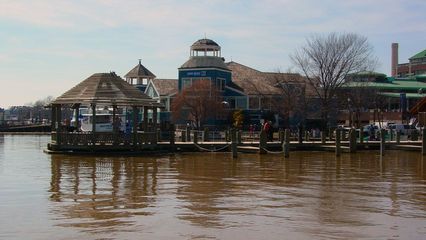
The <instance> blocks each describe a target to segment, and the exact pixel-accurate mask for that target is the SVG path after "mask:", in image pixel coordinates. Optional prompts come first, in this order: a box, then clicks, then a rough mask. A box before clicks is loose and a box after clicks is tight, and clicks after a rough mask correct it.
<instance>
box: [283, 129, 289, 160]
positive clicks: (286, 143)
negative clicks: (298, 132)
mask: <svg viewBox="0 0 426 240" xmlns="http://www.w3.org/2000/svg"><path fill="white" fill-rule="evenodd" d="M283 151H284V157H285V158H288V157H290V130H289V129H286V130H285V131H284V141H283Z"/></svg>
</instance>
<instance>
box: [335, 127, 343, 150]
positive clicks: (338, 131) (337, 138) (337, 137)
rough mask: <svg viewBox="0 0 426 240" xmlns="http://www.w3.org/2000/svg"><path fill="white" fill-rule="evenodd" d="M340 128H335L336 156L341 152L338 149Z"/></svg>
mask: <svg viewBox="0 0 426 240" xmlns="http://www.w3.org/2000/svg"><path fill="white" fill-rule="evenodd" d="M341 136H342V135H341V133H340V129H336V156H337V157H339V156H340V153H341V149H340V137H341Z"/></svg>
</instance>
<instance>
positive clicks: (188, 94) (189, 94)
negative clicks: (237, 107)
mask: <svg viewBox="0 0 426 240" xmlns="http://www.w3.org/2000/svg"><path fill="white" fill-rule="evenodd" d="M222 109H223V108H222V97H221V94H220V91H219V90H218V89H217V87H216V86H215V85H213V84H212V83H211V82H210V81H208V80H198V81H195V82H194V83H193V84H192V85H191V86H190V87H187V88H185V89H184V90H183V91H182V92H181V93H179V94H178V95H177V96H176V98H175V99H174V100H173V103H172V116H173V119H174V120H175V121H177V120H178V119H182V118H183V119H186V120H191V121H193V122H194V123H195V125H196V127H197V128H200V127H202V126H203V124H204V123H206V121H207V120H208V119H209V118H215V117H217V116H218V114H220V113H221V111H222Z"/></svg>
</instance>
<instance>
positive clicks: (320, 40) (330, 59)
mask: <svg viewBox="0 0 426 240" xmlns="http://www.w3.org/2000/svg"><path fill="white" fill-rule="evenodd" d="M372 52H373V51H372V47H371V45H370V44H369V43H368V42H367V38H365V37H363V36H360V35H357V34H354V33H342V34H338V33H330V34H328V35H326V36H323V35H313V36H311V37H310V38H308V39H307V40H306V45H305V46H303V47H301V48H300V49H298V50H297V51H296V52H295V53H294V54H293V55H292V56H291V58H292V60H293V62H294V64H295V65H296V66H297V67H298V69H300V71H301V72H302V73H303V75H304V76H305V77H306V79H307V83H308V84H309V85H311V86H312V88H313V89H314V91H315V93H316V95H317V97H318V99H319V101H320V108H321V109H320V110H321V118H322V126H321V127H322V128H323V129H325V128H327V125H328V121H329V114H330V111H331V107H332V102H333V98H334V97H335V96H336V94H337V91H338V89H339V88H340V87H341V86H342V84H344V83H345V81H346V77H347V75H348V74H351V73H355V72H359V71H365V70H369V69H371V66H374V65H375V62H376V60H375V58H374V57H373V56H372Z"/></svg>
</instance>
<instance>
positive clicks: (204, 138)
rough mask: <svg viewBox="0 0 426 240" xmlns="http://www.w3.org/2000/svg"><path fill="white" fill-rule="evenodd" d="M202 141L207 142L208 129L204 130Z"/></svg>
mask: <svg viewBox="0 0 426 240" xmlns="http://www.w3.org/2000/svg"><path fill="white" fill-rule="evenodd" d="M203 141H204V142H208V141H209V129H208V128H204V132H203Z"/></svg>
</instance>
